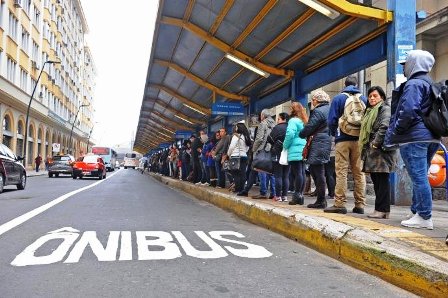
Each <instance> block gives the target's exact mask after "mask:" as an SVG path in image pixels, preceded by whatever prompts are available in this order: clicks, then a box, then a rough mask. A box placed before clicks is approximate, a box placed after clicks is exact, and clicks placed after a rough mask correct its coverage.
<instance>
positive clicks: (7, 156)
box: [0, 144, 26, 193]
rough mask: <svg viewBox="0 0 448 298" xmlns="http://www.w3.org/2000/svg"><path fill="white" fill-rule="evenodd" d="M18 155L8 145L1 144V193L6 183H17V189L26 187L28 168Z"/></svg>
mask: <svg viewBox="0 0 448 298" xmlns="http://www.w3.org/2000/svg"><path fill="white" fill-rule="evenodd" d="M21 160H23V158H22V157H17V156H16V155H15V154H14V153H12V151H11V149H9V148H8V147H7V146H5V145H3V144H0V193H1V192H3V187H4V186H6V185H16V186H17V189H25V186H26V170H25V167H24V166H23V165H22V163H20V162H19V161H21Z"/></svg>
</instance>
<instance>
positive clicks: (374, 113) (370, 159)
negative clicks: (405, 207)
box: [358, 86, 397, 218]
mask: <svg viewBox="0 0 448 298" xmlns="http://www.w3.org/2000/svg"><path fill="white" fill-rule="evenodd" d="M367 94H368V95H367V99H368V103H367V109H366V112H365V114H364V116H363V118H362V122H361V132H360V134H359V141H358V143H359V147H360V150H361V160H362V161H363V165H362V171H363V172H365V173H370V178H372V182H373V188H374V190H375V211H374V212H373V213H372V214H370V215H368V217H370V218H389V212H390V182H389V176H390V172H393V171H394V170H395V167H396V163H397V151H396V150H389V151H384V150H382V147H383V142H384V136H385V134H386V131H387V128H388V127H389V121H390V106H389V105H388V104H387V101H386V93H384V90H383V89H382V88H381V87H379V86H373V87H371V88H370V89H369V90H368V91H367Z"/></svg>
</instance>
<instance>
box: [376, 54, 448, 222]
mask: <svg viewBox="0 0 448 298" xmlns="http://www.w3.org/2000/svg"><path fill="white" fill-rule="evenodd" d="M434 62H435V59H434V56H433V55H432V54H431V53H429V52H427V51H422V50H412V51H409V52H408V55H407V57H406V61H404V75H405V76H406V78H407V79H408V80H407V81H406V82H405V83H403V84H401V85H400V86H399V87H398V88H397V89H396V90H394V92H393V93H392V102H391V114H392V117H391V119H390V123H389V128H388V130H387V132H386V136H385V141H384V143H385V144H386V147H387V146H390V145H397V144H398V145H400V154H401V158H402V159H403V162H404V164H405V167H406V171H407V172H408V174H409V176H410V178H411V181H412V183H411V184H412V187H413V189H412V205H411V212H412V214H411V215H409V216H408V217H409V219H407V220H403V221H402V222H401V225H403V226H405V227H410V228H425V229H430V230H432V229H433V228H434V226H433V222H432V219H431V212H432V194H431V187H430V185H429V181H428V178H427V173H428V169H429V166H430V165H431V160H432V158H433V156H434V154H435V153H436V151H437V149H438V147H439V143H440V138H438V137H437V136H435V135H433V133H432V132H431V131H430V130H429V129H428V128H427V127H426V126H425V124H424V122H423V118H422V115H423V114H425V113H426V112H427V111H428V110H429V108H430V106H431V101H430V93H431V83H432V80H431V78H430V77H429V76H428V73H429V72H430V71H431V69H432V67H433V65H434Z"/></svg>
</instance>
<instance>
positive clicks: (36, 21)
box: [34, 7, 40, 28]
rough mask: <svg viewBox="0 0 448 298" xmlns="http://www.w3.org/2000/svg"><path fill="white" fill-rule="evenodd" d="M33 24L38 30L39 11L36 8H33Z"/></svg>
mask: <svg viewBox="0 0 448 298" xmlns="http://www.w3.org/2000/svg"><path fill="white" fill-rule="evenodd" d="M34 24H35V25H36V27H37V28H40V11H39V9H37V8H36V7H34Z"/></svg>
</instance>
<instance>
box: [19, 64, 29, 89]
mask: <svg viewBox="0 0 448 298" xmlns="http://www.w3.org/2000/svg"><path fill="white" fill-rule="evenodd" d="M27 86H28V73H27V72H26V71H25V70H23V69H22V68H20V88H22V90H23V91H25V92H27Z"/></svg>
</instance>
